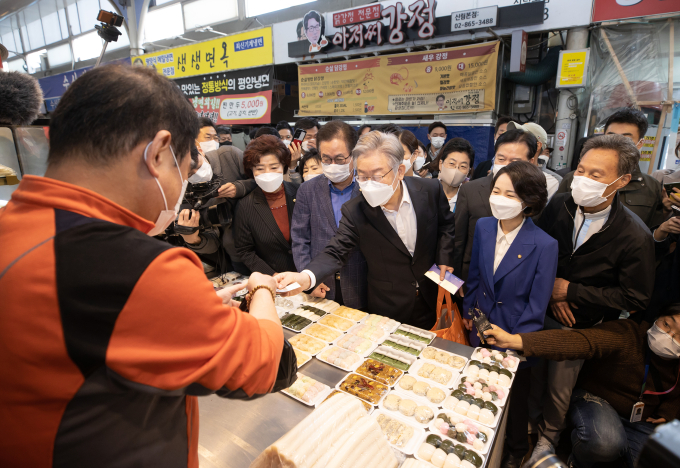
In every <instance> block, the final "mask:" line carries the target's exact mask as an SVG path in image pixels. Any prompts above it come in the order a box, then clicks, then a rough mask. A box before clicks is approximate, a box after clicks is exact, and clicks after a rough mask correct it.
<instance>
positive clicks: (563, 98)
mask: <svg viewBox="0 0 680 468" xmlns="http://www.w3.org/2000/svg"><path fill="white" fill-rule="evenodd" d="M588 34H590V32H589V30H588V28H575V29H571V30H569V31H568V32H567V47H566V50H574V49H585V47H586V45H587V44H588ZM572 96H574V94H573V93H572V92H571V91H570V90H568V89H561V90H560V96H559V99H558V101H557V118H556V120H555V141H556V143H555V148H554V149H553V154H552V157H551V158H550V162H549V163H548V166H549V167H550V169H552V170H559V169H564V168H565V167H570V166H571V158H572V154H571V153H572V151H573V146H574V140H573V138H572V136H574V137H575V135H572V134H573V132H574V131H575V130H576V128H573V127H572V125H573V123H574V121H575V120H576V110H577V108H578V101H576V106H574V108H573V109H569V107H568V102H569V99H570V98H571V97H572ZM572 102H574V100H572ZM560 132H564V133H565V135H566V138H565V139H564V143H560V144H559V145H558V144H557V136H558V135H559V134H560Z"/></svg>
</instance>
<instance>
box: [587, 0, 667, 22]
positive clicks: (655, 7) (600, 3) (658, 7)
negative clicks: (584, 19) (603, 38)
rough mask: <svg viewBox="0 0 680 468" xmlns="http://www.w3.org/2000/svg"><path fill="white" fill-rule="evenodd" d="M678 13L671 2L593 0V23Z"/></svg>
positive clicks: (656, 0) (659, 0)
mask: <svg viewBox="0 0 680 468" xmlns="http://www.w3.org/2000/svg"><path fill="white" fill-rule="evenodd" d="M676 12H680V3H679V2H677V1H673V0H668V1H663V0H595V7H594V8H593V22H599V21H611V20H618V19H625V18H636V17H639V16H654V15H663V14H667V13H676Z"/></svg>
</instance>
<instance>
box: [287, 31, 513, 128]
mask: <svg viewBox="0 0 680 468" xmlns="http://www.w3.org/2000/svg"><path fill="white" fill-rule="evenodd" d="M498 44H499V43H498V42H487V43H484V44H475V45H471V46H465V47H456V48H449V49H437V50H431V51H426V52H414V53H408V54H397V55H390V56H384V57H373V58H367V59H358V60H349V61H345V62H335V63H332V64H330V63H329V64H326V63H320V64H316V65H304V66H300V67H298V83H299V87H300V110H299V114H300V115H310V116H326V115H342V116H356V115H362V114H363V115H390V114H447V113H457V112H483V111H489V110H492V109H494V107H495V105H496V69H497V61H498Z"/></svg>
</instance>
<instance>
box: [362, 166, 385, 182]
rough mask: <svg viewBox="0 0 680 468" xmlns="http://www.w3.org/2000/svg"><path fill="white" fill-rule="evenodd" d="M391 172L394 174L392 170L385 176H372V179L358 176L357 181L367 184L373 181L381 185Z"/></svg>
mask: <svg viewBox="0 0 680 468" xmlns="http://www.w3.org/2000/svg"><path fill="white" fill-rule="evenodd" d="M390 172H392V169H390V170H389V171H387V173H386V174H385V175H374V176H371V177H367V176H357V177H356V179H357V180H358V181H359V182H367V181H368V180H372V181H373V182H378V183H380V182H382V181H383V179H384V178H385V176H387V174H389V173H390Z"/></svg>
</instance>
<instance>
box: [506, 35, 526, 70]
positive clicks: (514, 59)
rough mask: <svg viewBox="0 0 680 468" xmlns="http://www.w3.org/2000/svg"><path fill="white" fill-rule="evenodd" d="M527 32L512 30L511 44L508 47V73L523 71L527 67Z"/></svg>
mask: <svg viewBox="0 0 680 468" xmlns="http://www.w3.org/2000/svg"><path fill="white" fill-rule="evenodd" d="M528 43H529V34H527V32H526V31H523V30H521V29H518V30H517V31H513V32H512V46H511V47H510V73H524V72H525V71H526V69H527V44H528Z"/></svg>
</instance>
